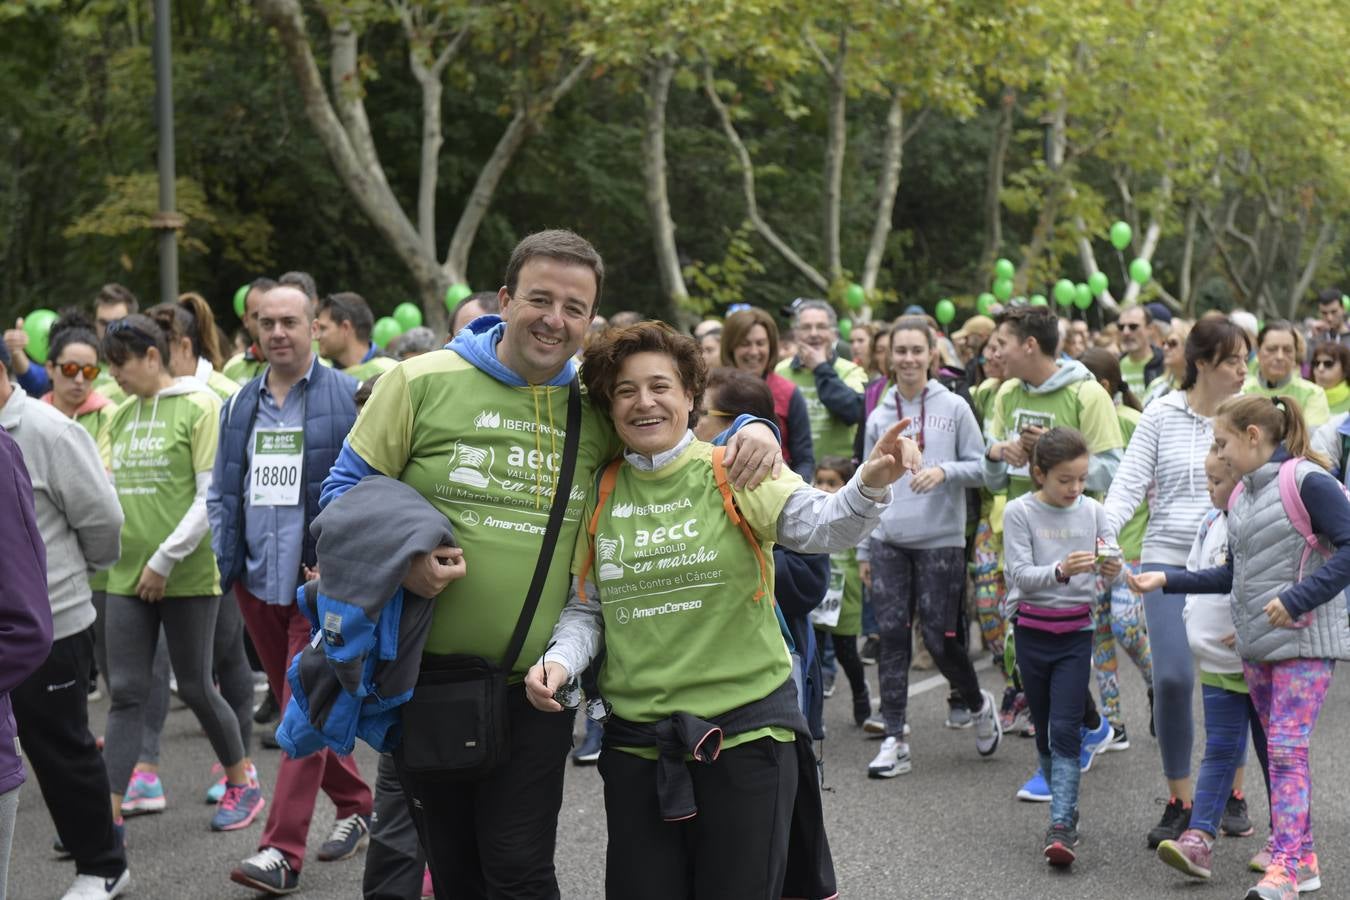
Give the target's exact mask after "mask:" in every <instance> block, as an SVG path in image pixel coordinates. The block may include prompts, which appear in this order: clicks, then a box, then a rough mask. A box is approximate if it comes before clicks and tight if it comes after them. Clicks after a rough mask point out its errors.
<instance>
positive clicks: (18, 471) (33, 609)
mask: <svg viewBox="0 0 1350 900" xmlns="http://www.w3.org/2000/svg"><path fill="white" fill-rule="evenodd" d="M0 509H3V510H5V511H6V514H5V515H3V516H0V546H3V547H4V548H5V552H4V553H0V898H3V897H4V896H5V881H6V876H7V875H8V874H9V848H10V845H11V843H12V842H13V839H14V817H15V814H16V813H17V812H18V810H19V785H20V784H22V783H23V762H22V761H21V760H20V759H19V755H18V754H17V753H16V752H15V749H16V742H15V732H16V729H15V725H14V713H13V712H11V710H10V703H9V692H10V691H12V690H13V689H14V688H16V687H18V686H19V685H20V684H22V683H23V682H24V680H25V679H26V678H28V676H29V675H31V674H33V672H35V671H37V668H38V666H40V665H42V661H43V660H45V659H46V658H47V654H48V653H49V652H50V651H51V649H52V609H51V605H50V604H49V603H48V602H47V550H46V548H45V547H44V546H43V544H42V537H41V536H40V535H39V534H38V527H37V515H36V513H35V512H34V511H33V483H32V481H30V480H29V478H28V469H27V467H25V466H24V464H23V454H22V453H21V452H20V451H19V445H18V444H16V443H15V442H14V439H13V438H12V437H10V436H9V435H8V434H6V433H5V431H4V429H0Z"/></svg>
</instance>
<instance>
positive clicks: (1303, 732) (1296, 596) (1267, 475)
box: [1129, 396, 1350, 900]
mask: <svg viewBox="0 0 1350 900" xmlns="http://www.w3.org/2000/svg"><path fill="white" fill-rule="evenodd" d="M1214 444H1215V447H1216V455H1217V456H1218V458H1219V459H1221V460H1223V461H1224V462H1226V463H1227V464H1228V465H1229V467H1230V468H1231V469H1232V470H1233V474H1234V475H1236V476H1239V477H1240V478H1241V485H1240V486H1239V488H1235V489H1234V497H1233V498H1232V499H1230V500H1229V504H1228V505H1229V521H1228V535H1229V538H1228V547H1229V552H1228V556H1227V559H1226V560H1225V561H1224V564H1223V565H1220V566H1216V567H1213V568H1210V569H1205V570H1203V571H1200V572H1186V571H1183V570H1180V569H1168V570H1166V571H1164V572H1148V573H1145V574H1143V575H1139V576H1131V577H1130V579H1129V580H1130V584H1131V587H1133V588H1134V589H1135V590H1137V591H1141V592H1143V591H1151V590H1157V589H1166V590H1167V591H1168V592H1169V593H1171V592H1187V593H1223V592H1226V591H1231V592H1232V615H1233V623H1234V625H1235V628H1236V631H1235V641H1234V649H1236V650H1237V653H1238V656H1240V657H1241V658H1242V669H1243V675H1244V677H1245V679H1246V682H1247V687H1248V690H1249V691H1250V695H1251V701H1252V705H1253V706H1254V707H1255V709H1256V713H1257V716H1258V718H1259V719H1260V722H1261V725H1262V727H1263V729H1264V730H1265V733H1266V735H1267V751H1268V754H1269V763H1270V786H1271V819H1272V826H1273V827H1272V841H1273V854H1272V859H1271V863H1270V865H1269V866H1268V867H1267V868H1266V871H1265V875H1264V877H1263V878H1262V879H1261V881H1260V882H1259V883H1258V884H1257V885H1256V886H1255V887H1253V888H1252V889H1251V890H1250V891H1249V892H1248V893H1247V897H1248V898H1249V900H1294V898H1295V897H1296V896H1297V895H1298V888H1299V883H1300V880H1302V882H1303V885H1304V886H1305V887H1307V886H1308V884H1309V882H1310V881H1312V880H1313V879H1318V880H1319V881H1320V872H1319V870H1318V864H1317V857H1316V854H1315V852H1314V847H1313V840H1312V830H1311V821H1310V819H1309V805H1310V799H1311V789H1312V784H1311V777H1310V774H1309V769H1308V744H1309V742H1310V739H1311V737H1312V731H1313V728H1314V726H1315V725H1316V724H1317V716H1318V713H1319V712H1320V711H1321V707H1322V702H1323V700H1324V699H1325V698H1326V693H1327V689H1328V688H1329V687H1330V686H1331V676H1332V672H1333V670H1334V668H1335V664H1336V660H1338V659H1350V624H1348V623H1347V621H1346V611H1345V607H1344V605H1343V604H1342V603H1341V602H1339V598H1340V597H1341V594H1342V592H1343V591H1344V590H1345V588H1346V586H1347V585H1350V498H1347V496H1346V494H1345V492H1344V490H1343V489H1342V487H1341V486H1340V485H1339V484H1338V483H1337V482H1336V480H1335V479H1334V478H1332V477H1331V475H1330V474H1328V472H1327V471H1326V467H1327V460H1326V459H1325V458H1323V457H1322V455H1321V454H1320V453H1317V452H1316V451H1314V450H1312V449H1311V448H1310V447H1309V444H1308V429H1307V426H1306V425H1305V424H1304V417H1303V410H1302V409H1301V408H1300V407H1299V405H1298V402H1297V401H1296V400H1295V399H1294V398H1292V397H1287V396H1279V397H1274V398H1267V397H1260V396H1244V397H1236V398H1233V399H1231V400H1228V401H1226V402H1224V403H1223V405H1221V406H1220V407H1219V410H1218V413H1217V414H1216V415H1215V417H1214ZM1314 548H1315V550H1316V552H1314ZM1328 601H1332V602H1328ZM1300 874H1301V875H1302V878H1301V879H1300Z"/></svg>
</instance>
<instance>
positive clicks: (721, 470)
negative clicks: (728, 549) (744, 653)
mask: <svg viewBox="0 0 1350 900" xmlns="http://www.w3.org/2000/svg"><path fill="white" fill-rule="evenodd" d="M726 454H727V448H726V447H714V448H713V452H712V467H713V478H714V479H716V481H717V490H718V492H719V493H721V495H722V507H723V508H724V509H726V511H727V516H728V518H730V519H731V521H732V522H735V523H736V524H737V525H738V526H740V529H741V534H743V535H745V539H746V540H747V541H749V542H750V549H751V550H753V551H755V560H756V561H757V562H758V563H759V585H758V587H757V588H756V589H755V602H756V603H758V602H759V601H760V600H761V599H763V597H764V595H765V594H766V593H768V588H769V564H768V563H767V562H766V561H765V560H764V551H763V550H762V549H760V546H759V539H758V538H756V537H755V533H754V532H753V531H751V530H750V524H749V523H748V522H746V521H745V516H743V515H741V511H740V510H739V509H738V508H737V507H736V498H735V496H734V495H733V494H732V493H731V484H730V483H729V482H728V481H727V467H726V466H725V465H724V464H723V462H722V458H723V457H725V456H726ZM769 602H771V603H772V602H773V598H772V597H770V598H769Z"/></svg>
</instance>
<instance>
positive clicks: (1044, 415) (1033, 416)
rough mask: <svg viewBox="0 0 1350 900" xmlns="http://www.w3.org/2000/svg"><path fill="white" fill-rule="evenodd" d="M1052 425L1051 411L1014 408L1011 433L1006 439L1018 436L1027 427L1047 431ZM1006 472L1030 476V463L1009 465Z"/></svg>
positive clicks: (1053, 421) (1025, 476)
mask: <svg viewBox="0 0 1350 900" xmlns="http://www.w3.org/2000/svg"><path fill="white" fill-rule="evenodd" d="M1054 427H1055V416H1054V414H1053V413H1048V412H1039V411H1037V410H1031V409H1018V410H1014V411H1013V428H1012V433H1011V434H1009V435H1008V439H1009V440H1012V439H1013V438H1015V437H1018V436H1020V435H1021V434H1022V432H1024V431H1026V430H1027V429H1028V428H1044V429H1045V430H1046V431H1049V430H1050V429H1051V428H1054ZM1008 474H1009V475H1017V476H1020V477H1022V478H1030V477H1031V465H1030V464H1029V463H1028V464H1027V465H1025V466H1009V467H1008Z"/></svg>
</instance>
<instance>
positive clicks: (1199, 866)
mask: <svg viewBox="0 0 1350 900" xmlns="http://www.w3.org/2000/svg"><path fill="white" fill-rule="evenodd" d="M1213 847H1214V842H1213V840H1212V839H1211V838H1210V837H1209V836H1208V835H1206V834H1205V833H1204V832H1203V831H1199V830H1197V829H1195V828H1187V829H1186V830H1185V831H1183V832H1182V833H1181V837H1179V838H1177V839H1176V840H1175V841H1163V842H1162V843H1160V844H1158V859H1160V860H1162V861H1163V862H1165V863H1166V864H1167V865H1169V866H1171V867H1172V868H1174V869H1176V870H1177V871H1178V872H1181V873H1182V874H1185V875H1190V876H1191V877H1192V878H1208V877H1209V876H1210V865H1211V863H1212V862H1213V859H1214V851H1213Z"/></svg>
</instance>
